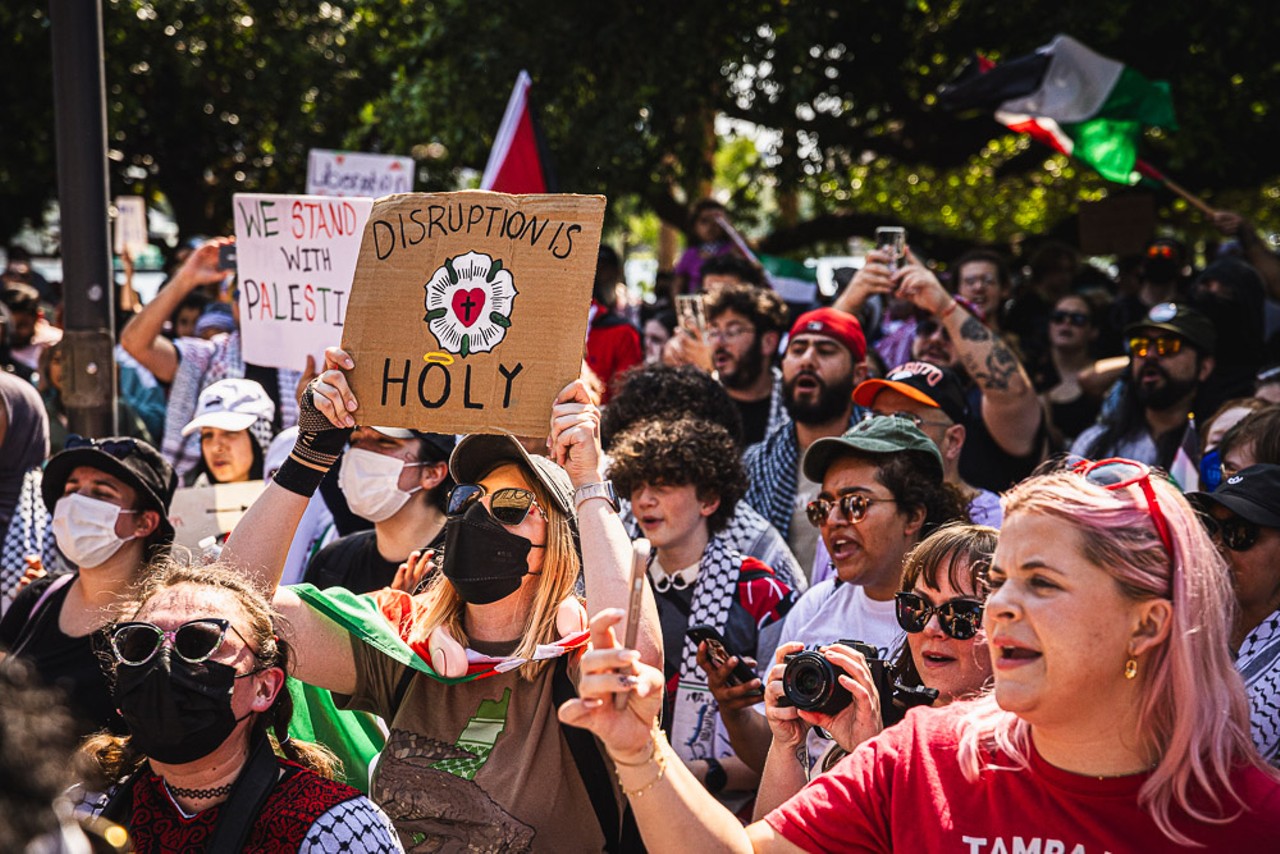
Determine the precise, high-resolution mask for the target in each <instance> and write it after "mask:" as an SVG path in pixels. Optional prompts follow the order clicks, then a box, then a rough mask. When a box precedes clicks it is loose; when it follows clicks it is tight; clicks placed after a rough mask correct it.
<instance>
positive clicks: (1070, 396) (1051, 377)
mask: <svg viewBox="0 0 1280 854" xmlns="http://www.w3.org/2000/svg"><path fill="white" fill-rule="evenodd" d="M1098 333H1099V330H1098V325H1097V323H1095V322H1094V316H1093V307H1092V306H1091V305H1090V304H1089V301H1088V300H1087V299H1085V298H1084V297H1082V296H1080V295H1079V294H1069V295H1067V296H1065V297H1063V298H1062V299H1060V300H1058V302H1057V303H1056V304H1055V305H1054V307H1053V313H1052V314H1050V315H1049V358H1048V359H1047V360H1046V362H1045V364H1044V375H1045V376H1044V377H1043V381H1042V382H1037V387H1038V388H1042V389H1044V392H1043V393H1042V394H1041V395H1040V399H1041V400H1042V401H1043V403H1044V406H1045V408H1046V409H1047V410H1048V412H1049V423H1050V425H1051V426H1052V428H1053V430H1054V432H1055V433H1056V434H1057V436H1056V439H1057V440H1058V444H1059V445H1062V444H1067V443H1070V442H1071V441H1072V440H1074V439H1075V437H1076V436H1079V435H1080V434H1081V433H1083V432H1084V431H1085V430H1087V429H1088V428H1090V427H1092V426H1093V423H1094V421H1096V420H1097V418H1098V411H1099V410H1100V409H1101V408H1102V401H1101V400H1100V399H1098V398H1097V397H1096V396H1094V395H1092V394H1090V393H1089V392H1088V391H1086V390H1085V389H1084V387H1083V386H1081V385H1080V374H1081V373H1082V372H1084V371H1086V370H1088V369H1089V368H1090V367H1092V365H1093V352H1092V350H1093V346H1094V343H1095V342H1096V341H1097V340H1098Z"/></svg>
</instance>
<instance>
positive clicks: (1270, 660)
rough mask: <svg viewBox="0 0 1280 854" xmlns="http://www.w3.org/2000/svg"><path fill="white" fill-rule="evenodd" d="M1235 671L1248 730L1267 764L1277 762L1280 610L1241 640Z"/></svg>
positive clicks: (1279, 750) (1279, 758)
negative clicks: (1241, 685) (1245, 707)
mask: <svg viewBox="0 0 1280 854" xmlns="http://www.w3.org/2000/svg"><path fill="white" fill-rule="evenodd" d="M1236 669H1237V670H1239V671H1240V675H1241V677H1243V678H1244V686H1245V690H1246V691H1247V692H1248V694H1249V729H1250V730H1252V731H1253V743H1254V744H1255V745H1256V746H1257V748H1258V752H1259V753H1261V754H1262V757H1263V758H1264V759H1266V760H1267V761H1268V762H1270V763H1272V764H1273V765H1274V764H1277V762H1280V611H1274V612H1272V614H1271V615H1270V616H1269V617H1267V618H1266V619H1265V620H1263V621H1262V623H1261V624H1260V625H1259V626H1258V627H1257V628H1255V629H1254V630H1253V631H1251V632H1249V634H1248V635H1247V636H1246V637H1245V639H1244V643H1242V644H1240V654H1239V655H1238V656H1237V657H1236Z"/></svg>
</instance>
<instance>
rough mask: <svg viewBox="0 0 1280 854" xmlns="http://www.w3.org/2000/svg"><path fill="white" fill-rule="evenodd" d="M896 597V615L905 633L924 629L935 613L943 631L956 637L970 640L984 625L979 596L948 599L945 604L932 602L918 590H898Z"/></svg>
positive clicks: (894, 603)
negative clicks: (931, 603) (932, 603)
mask: <svg viewBox="0 0 1280 854" xmlns="http://www.w3.org/2000/svg"><path fill="white" fill-rule="evenodd" d="M893 599H894V601H893V609H894V614H895V615H896V616H897V618H898V625H899V626H901V627H902V630H903V631H904V632H910V633H911V634H916V633H917V632H923V631H924V627H925V626H927V625H928V624H929V618H930V617H932V616H933V615H934V614H937V615H938V625H939V626H941V627H942V631H943V633H945V634H946V635H947V636H949V637H952V638H955V639H956V640H969V639H970V638H972V637H973V636H974V635H976V634H977V633H978V627H979V626H980V625H982V603H981V602H979V601H978V600H976V599H964V598H960V599H948V600H947V601H946V602H943V603H942V604H941V605H930V604H929V603H928V602H927V601H926V600H925V598H924V597H923V596H921V595H919V594H918V593H895V594H894V596H893Z"/></svg>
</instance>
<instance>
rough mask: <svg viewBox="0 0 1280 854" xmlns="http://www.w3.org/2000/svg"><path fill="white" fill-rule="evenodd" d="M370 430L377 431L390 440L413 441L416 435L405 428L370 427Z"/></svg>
mask: <svg viewBox="0 0 1280 854" xmlns="http://www.w3.org/2000/svg"><path fill="white" fill-rule="evenodd" d="M370 429H371V430H377V431H378V432H379V433H381V434H382V435H384V436H387V437H388V438H391V439H413V438H415V437H416V436H417V434H416V433H414V432H413V431H412V430H409V429H407V428H405V427H371V428H370Z"/></svg>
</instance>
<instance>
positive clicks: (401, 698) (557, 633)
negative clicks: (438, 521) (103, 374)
mask: <svg viewBox="0 0 1280 854" xmlns="http://www.w3.org/2000/svg"><path fill="white" fill-rule="evenodd" d="M353 367H354V361H353V360H352V358H351V357H350V356H349V355H348V354H347V353H345V352H343V351H342V350H339V349H336V348H331V349H330V350H329V351H327V352H326V362H325V370H324V371H322V372H321V373H320V375H319V376H318V377H317V378H316V379H315V380H313V381H312V383H311V384H310V385H309V386H308V388H307V390H306V392H305V393H304V396H303V404H302V415H301V417H300V418H301V421H300V427H301V428H302V430H301V432H300V434H299V440H298V444H297V445H296V446H295V447H294V450H293V452H292V453H291V454H290V457H289V459H288V460H286V461H285V463H284V464H283V465H282V466H281V467H280V470H279V471H278V472H276V476H275V479H274V480H273V481H272V482H271V484H269V485H268V486H267V488H266V491H265V492H263V494H262V496H260V497H259V498H258V500H257V501H256V502H254V504H253V506H252V507H250V508H249V510H248V512H247V513H246V515H245V517H244V519H243V520H242V521H241V523H240V524H239V525H237V526H236V529H235V531H234V532H233V533H232V535H231V537H230V538H229V540H228V541H227V545H226V548H225V549H224V551H223V559H224V560H227V561H230V562H232V563H233V564H234V565H236V566H238V567H240V569H241V571H242V572H243V573H244V574H245V576H246V577H247V578H250V579H252V580H253V581H254V582H255V583H256V584H259V585H262V586H265V587H267V588H268V589H272V588H275V587H276V585H277V583H278V581H279V578H280V571H281V567H282V566H283V565H284V562H285V558H286V556H287V551H288V548H289V543H290V541H291V540H292V536H293V531H294V529H295V528H296V526H297V524H298V520H299V519H300V518H301V516H302V514H303V512H304V511H305V509H306V507H307V501H308V497H309V496H310V495H311V494H312V493H314V491H315V490H316V488H317V487H318V485H319V483H320V480H321V479H322V478H323V477H324V474H325V472H326V471H327V470H328V469H329V468H330V467H331V466H332V465H333V464H334V462H335V461H336V458H337V455H338V453H339V451H341V449H342V447H343V445H344V443H345V442H346V440H347V436H348V434H349V433H350V432H351V430H352V429H353V428H354V427H355V426H356V425H355V423H354V422H355V418H354V417H353V416H352V415H351V413H353V412H354V411H355V410H356V408H357V404H356V400H355V397H354V395H353V394H352V392H351V389H350V386H349V385H348V384H347V380H346V377H345V375H344V373H343V371H344V370H350V369H351V368H353ZM424 426H425V425H424ZM549 439H550V441H549V445H548V447H549V449H550V450H549V453H550V454H551V455H552V457H553V458H554V459H553V458H548V457H541V456H532V455H530V454H528V453H527V452H526V451H525V450H524V449H523V448H522V447H521V445H520V444H519V443H518V442H517V441H516V440H515V438H514V437H511V436H509V435H505V434H500V435H485V434H473V435H470V436H467V437H465V438H464V439H462V440H461V441H459V442H458V445H457V447H456V448H455V449H454V451H453V454H452V456H451V458H450V471H451V472H452V473H453V477H454V479H455V481H457V484H458V485H457V486H455V487H454V489H453V492H452V493H451V495H450V499H449V506H448V510H449V518H448V521H447V522H446V524H445V550H444V556H443V560H442V561H441V565H440V569H439V571H438V572H436V573H434V574H433V575H432V576H431V579H430V581H429V582H428V586H427V588H426V590H425V591H423V592H422V593H421V594H419V595H418V596H416V597H409V596H408V594H399V593H395V592H393V591H382V594H380V598H377V599H365V598H364V597H348V598H347V599H346V600H345V601H348V602H351V601H356V602H365V603H366V604H369V603H370V602H380V601H381V602H385V601H387V599H388V594H391V598H393V599H395V601H396V603H398V604H400V605H403V606H404V609H405V611H404V613H405V614H406V617H407V620H408V623H409V625H408V627H407V628H408V630H409V635H410V637H411V638H421V639H424V640H425V646H427V647H428V649H427V650H424V651H425V652H426V655H425V656H424V658H426V659H427V660H429V661H430V663H431V664H432V665H433V666H434V668H435V671H436V676H429V675H427V674H426V673H425V672H422V671H420V670H417V669H411V668H409V667H408V666H407V665H406V664H405V663H402V662H401V661H398V660H396V659H395V658H392V657H391V656H390V655H389V654H386V653H385V652H384V651H383V650H384V649H385V647H375V646H373V645H371V644H369V643H365V642H363V641H362V640H361V639H360V638H361V637H369V634H368V633H367V632H361V633H359V634H351V633H349V632H348V630H347V629H345V628H343V627H342V626H339V625H338V624H337V623H336V622H334V621H332V620H331V619H330V618H329V617H327V616H325V614H324V613H322V612H321V610H318V609H313V608H312V607H311V606H310V605H308V604H307V602H308V601H310V602H320V601H321V598H320V594H317V593H316V592H315V591H313V589H312V588H308V587H307V586H306V585H303V586H302V587H299V588H282V589H279V590H277V592H276V594H275V600H274V604H275V607H276V609H277V610H278V611H279V612H280V613H281V614H282V615H283V617H284V620H283V621H282V622H281V623H280V624H279V625H280V632H281V634H282V635H283V636H284V637H285V640H286V641H289V642H291V643H292V645H293V647H294V649H295V650H296V651H297V652H298V661H297V667H296V672H295V673H294V674H293V675H294V676H296V677H297V678H298V679H300V680H302V681H304V682H307V683H310V684H312V685H315V686H318V687H321V688H325V689H328V690H330V691H333V692H334V694H335V700H336V701H337V703H338V705H339V706H340V707H347V708H352V709H357V710H361V711H368V712H372V713H374V714H377V715H379V716H380V717H382V718H383V719H384V720H385V721H386V722H387V724H388V727H389V729H390V734H389V736H388V740H387V747H386V749H385V750H384V751H383V753H382V758H381V760H380V761H379V763H378V766H377V770H376V772H375V773H374V776H373V780H372V784H371V787H370V792H371V794H372V797H373V800H374V801H375V802H376V803H378V804H379V805H381V806H382V807H383V808H384V809H386V811H387V813H388V815H390V817H391V819H392V821H393V822H394V823H395V825H396V828H397V830H398V831H399V833H400V834H401V838H402V839H403V840H406V841H407V842H408V843H409V847H411V848H412V847H415V846H416V847H417V848H419V849H425V848H431V849H438V848H457V849H459V850H461V849H466V850H476V851H531V850H564V851H590V850H594V851H600V850H603V849H604V848H605V847H606V845H609V846H613V845H614V844H616V843H617V842H618V840H619V838H620V837H622V836H623V835H624V834H623V832H622V824H621V822H620V819H619V816H621V814H622V808H621V805H620V804H619V795H618V793H617V790H616V789H615V788H613V786H612V785H611V784H610V782H609V781H610V779H611V777H612V775H611V774H610V773H609V770H608V767H607V763H606V762H605V761H604V759H603V758H602V757H601V756H600V755H599V751H598V749H597V747H596V746H595V744H594V743H588V744H587V746H586V748H585V750H584V749H583V747H582V744H581V742H579V741H576V739H575V740H573V741H571V740H568V739H567V737H566V735H565V732H564V731H562V728H561V726H560V724H559V722H558V721H557V719H556V716H555V708H556V705H557V698H558V697H561V696H563V694H562V692H566V693H567V694H568V695H570V696H571V695H573V694H574V693H575V690H574V684H575V682H576V679H577V675H578V669H577V658H576V653H574V652H573V649H574V648H575V643H578V642H585V637H583V636H582V633H581V632H580V631H579V632H578V633H577V637H576V640H575V639H574V635H573V632H574V631H575V630H580V629H581V628H582V627H583V625H584V617H583V616H582V615H581V605H579V604H578V599H577V596H576V595H575V591H579V592H581V591H585V598H586V607H587V608H588V609H590V610H591V611H598V610H601V609H604V608H611V607H615V608H616V607H625V606H626V604H627V601H628V580H629V578H630V575H631V565H632V549H631V545H630V540H629V539H628V537H627V534H626V531H625V529H624V528H623V526H622V522H621V521H620V520H619V518H618V515H617V508H616V503H615V499H614V493H613V489H612V485H611V484H609V483H608V482H607V481H606V480H605V478H604V476H603V465H602V452H601V450H600V445H599V441H600V440H599V410H598V409H597V408H596V406H595V405H594V404H593V403H592V402H591V398H590V394H589V392H588V390H587V389H586V387H585V386H584V385H583V383H582V382H581V381H575V382H574V383H572V384H570V385H569V386H567V387H566V388H565V389H564V390H562V391H561V393H560V394H559V395H558V397H557V399H556V402H555V404H554V405H553V407H552V412H551V430H550V437H549ZM557 461H558V462H557ZM561 464H563V467H562V466H561ZM579 544H580V545H579ZM579 548H580V549H581V557H579ZM579 585H581V586H579ZM304 595H305V596H307V597H308V598H307V599H306V600H304V599H303V596H304ZM329 601H333V599H332V595H331V596H330V599H329ZM643 602H644V607H643V609H642V612H641V613H642V617H641V619H642V622H641V623H640V624H639V625H638V627H637V630H638V634H637V638H638V641H637V645H638V647H639V648H640V650H641V655H643V657H644V659H645V660H646V661H648V662H650V663H652V664H654V665H656V666H659V667H660V666H661V652H660V650H661V648H662V647H661V644H662V641H661V634H660V629H659V627H658V619H657V614H656V608H655V606H654V603H653V598H652V594H651V593H646V594H645V596H644V599H643ZM376 607H377V606H376V604H369V608H376ZM371 618H372V619H376V620H379V621H382V623H385V619H384V618H383V617H382V613H381V612H377V613H374V614H372V617H371ZM384 628H386V626H384ZM396 628H399V626H396V627H391V630H393V631H394V630H395V629H396ZM402 637H403V636H402ZM579 648H580V647H579ZM433 653H434V654H433ZM420 655H421V654H420ZM471 663H475V664H476V666H477V668H478V670H477V673H483V674H484V678H478V679H470V680H469V679H468V678H467V671H468V669H469V665H470V664H471ZM441 676H444V677H457V678H449V679H448V682H444V681H440V677H441ZM579 757H581V761H580V760H579ZM593 757H594V759H593ZM593 762H594V764H593ZM593 768H597V769H598V773H596V772H595V771H593V770H592V769H593ZM586 777H592V779H594V780H595V781H596V784H595V785H592V786H590V787H588V784H587V783H586V782H584V780H585V779H586ZM593 817H594V820H593Z"/></svg>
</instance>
